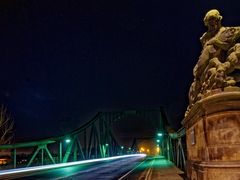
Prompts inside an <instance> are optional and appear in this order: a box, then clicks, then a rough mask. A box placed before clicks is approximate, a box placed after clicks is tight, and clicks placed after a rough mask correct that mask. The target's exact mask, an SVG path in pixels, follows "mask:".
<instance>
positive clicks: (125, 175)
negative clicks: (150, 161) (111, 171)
mask: <svg viewBox="0 0 240 180" xmlns="http://www.w3.org/2000/svg"><path fill="white" fill-rule="evenodd" d="M144 162H145V161H143V162H141V163H140V164H138V165H136V166H135V167H134V168H133V169H131V170H130V171H128V172H127V173H126V174H124V175H123V176H122V177H120V178H119V179H118V180H122V179H124V178H125V177H127V176H128V175H129V174H130V173H131V172H133V171H134V170H135V169H137V168H138V167H139V166H140V165H141V164H142V163H144Z"/></svg>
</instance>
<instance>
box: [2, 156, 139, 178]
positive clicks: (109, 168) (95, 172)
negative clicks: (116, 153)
mask: <svg viewBox="0 0 240 180" xmlns="http://www.w3.org/2000/svg"><path fill="white" fill-rule="evenodd" d="M143 159H144V157H139V156H136V157H126V158H120V159H115V160H107V161H103V162H101V161H99V162H94V163H86V164H80V165H73V166H69V167H60V168H54V169H48V170H41V171H33V172H32V171H30V172H23V173H16V174H10V175H1V176H0V179H24V180H42V179H51V180H52V179H54V180H59V179H64V180H70V179H71V180H72V179H76V180H78V179H81V180H85V179H86V180H93V179H94V180H98V179H104V180H108V179H109V180H110V179H118V177H121V176H122V175H123V174H124V173H126V172H128V171H129V170H131V169H132V168H134V167H135V166H136V165H137V164H139V163H141V161H142V160H143Z"/></svg>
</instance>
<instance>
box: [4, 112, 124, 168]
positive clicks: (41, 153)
mask: <svg viewBox="0 0 240 180" xmlns="http://www.w3.org/2000/svg"><path fill="white" fill-rule="evenodd" d="M119 115H121V113H114V114H106V113H98V114H97V115H96V116H95V117H94V118H93V119H92V120H91V121H89V122H87V123H86V124H84V125H83V126H82V127H80V128H78V129H76V130H74V131H72V132H71V133H68V134H66V135H63V136H59V137H53V138H48V139H44V140H38V141H32V142H24V143H17V144H9V145H1V146H0V150H5V151H9V150H10V151H11V158H12V159H11V160H12V163H13V167H14V168H16V167H17V152H18V151H20V152H22V151H25V152H28V153H29V154H30V158H28V161H27V163H26V166H27V167H28V166H32V165H43V164H55V163H66V162H71V161H77V160H86V159H92V158H104V157H108V156H114V155H120V154H123V153H124V152H123V151H124V150H123V149H122V148H121V146H120V145H119V144H118V143H117V141H116V139H115V137H114V135H113V133H112V130H111V124H112V122H113V121H114V119H116V118H118V117H119Z"/></svg>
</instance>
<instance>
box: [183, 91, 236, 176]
mask: <svg viewBox="0 0 240 180" xmlns="http://www.w3.org/2000/svg"><path fill="white" fill-rule="evenodd" d="M183 125H184V126H185V128H186V140H187V151H188V157H187V158H188V162H187V173H188V178H189V179H193V180H240V92H239V91H235V92H234V91H233V92H221V93H217V94H213V95H210V96H208V97H205V98H204V99H202V100H200V101H199V102H197V103H196V104H195V105H194V106H193V107H192V109H191V110H190V112H189V113H188V115H187V116H186V117H185V119H184V120H183Z"/></svg>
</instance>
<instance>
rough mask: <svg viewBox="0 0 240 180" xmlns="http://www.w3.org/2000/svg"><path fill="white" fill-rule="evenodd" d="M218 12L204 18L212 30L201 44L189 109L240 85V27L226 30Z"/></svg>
mask: <svg viewBox="0 0 240 180" xmlns="http://www.w3.org/2000/svg"><path fill="white" fill-rule="evenodd" d="M221 20H222V16H221V15H220V13H219V11H218V10H216V9H213V10H210V11H209V12H207V14H206V15H205V17H204V25H205V26H206V27H207V28H208V30H207V32H205V33H204V34H203V35H202V37H201V38H200V41H201V43H202V47H203V49H202V52H201V55H200V57H199V59H198V62H197V64H196V65H195V67H194V70H193V75H194V82H193V83H192V85H191V87H190V90H189V106H188V110H187V112H186V114H185V116H186V115H187V114H188V112H189V110H190V109H191V107H192V106H193V105H194V104H195V103H196V102H197V101H199V100H201V99H202V98H204V97H206V96H208V95H209V94H211V93H213V92H221V91H224V89H226V87H230V86H239V84H238V83H239V82H240V43H238V42H240V27H223V26H222V25H221Z"/></svg>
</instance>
